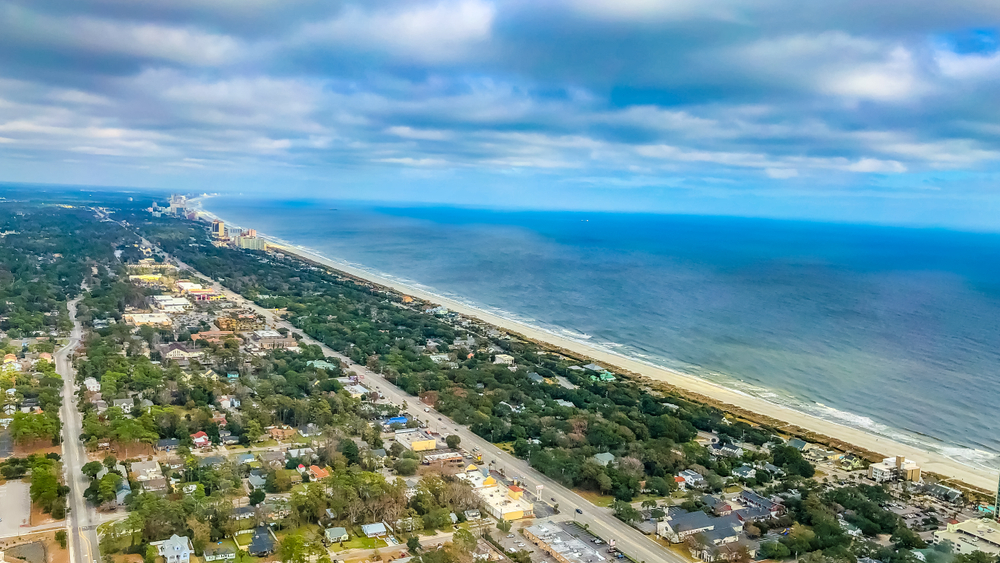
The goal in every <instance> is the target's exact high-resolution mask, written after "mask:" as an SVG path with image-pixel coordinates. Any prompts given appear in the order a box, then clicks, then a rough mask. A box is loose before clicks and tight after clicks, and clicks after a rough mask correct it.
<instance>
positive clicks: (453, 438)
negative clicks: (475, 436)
mask: <svg viewBox="0 0 1000 563" xmlns="http://www.w3.org/2000/svg"><path fill="white" fill-rule="evenodd" d="M444 443H445V444H448V448H450V449H452V450H454V449H457V448H458V445H459V444H461V443H462V438H461V436H458V435H456V434H449V435H448V436H447V437H446V438H445V439H444Z"/></svg>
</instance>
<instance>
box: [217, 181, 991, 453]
mask: <svg viewBox="0 0 1000 563" xmlns="http://www.w3.org/2000/svg"><path fill="white" fill-rule="evenodd" d="M203 207H204V208H205V209H206V210H207V211H210V212H212V213H215V214H216V215H218V216H220V217H221V218H223V219H225V220H226V221H227V222H232V223H235V224H237V225H240V226H241V227H243V228H251V227H252V228H256V229H257V230H258V232H259V233H260V234H262V235H266V236H271V237H275V238H279V239H282V240H284V241H287V242H289V243H292V244H296V245H300V246H302V247H306V248H308V249H311V250H314V251H316V252H317V253H319V254H322V255H323V256H326V257H328V258H331V259H334V260H340V261H343V262H346V263H350V264H352V265H355V266H358V267H362V268H365V269H367V270H369V271H371V272H373V273H378V274H381V275H385V276H387V277H390V278H393V279H396V280H398V281H401V282H405V283H408V284H411V285H417V286H419V287H421V288H422V289H425V290H428V291H431V292H434V293H436V294H439V295H442V296H447V297H449V298H452V299H456V300H459V301H463V302H466V303H469V304H474V305H476V306H478V307H481V308H484V309H487V310H490V311H491V312H494V313H497V314H500V315H502V316H505V317H507V318H510V319H513V320H517V321H520V322H524V323H528V324H531V325H534V326H538V327H541V328H544V329H546V330H549V331H552V332H555V333H557V334H559V335H561V336H564V337H569V338H573V339H577V340H580V341H585V342H587V343H588V344H591V345H596V346H600V347H603V348H605V349H608V350H613V351H615V352H618V353H621V354H625V355H629V356H633V357H637V358H640V359H643V360H645V361H648V362H650V363H654V364H658V365H661V366H665V367H669V368H673V369H676V370H679V371H682V372H685V373H688V374H691V375H695V376H698V377H702V378H705V379H709V380H712V381H715V382H717V383H721V384H723V385H726V386H729V387H731V388H734V389H737V390H740V391H742V392H744V393H748V394H752V395H756V396H759V397H763V398H767V399H769V400H771V401H773V402H776V403H780V404H783V405H786V406H791V407H793V408H796V409H798V410H801V411H804V412H808V413H810V414H814V415H817V416H820V417H822V418H826V419H830V420H834V421H837V422H840V423H843V424H846V425H850V426H855V427H858V428H863V429H865V430H868V431H870V432H873V433H876V434H881V435H884V436H887V437H890V438H892V439H895V440H899V441H902V442H905V443H911V444H914V445H918V446H920V447H923V448H925V449H929V450H933V451H939V452H942V453H944V454H946V455H948V456H949V457H951V458H953V459H956V460H959V461H963V462H966V463H969V464H972V465H977V466H984V467H990V468H998V467H1000V433H997V432H996V428H997V423H996V422H995V421H994V422H991V421H993V420H994V419H993V418H992V417H993V413H994V409H995V408H997V406H998V405H1000V385H998V384H1000V374H998V367H1000V346H998V345H1000V235H995V234H981V233H965V232H955V231H946V230H931V229H906V228H896V227H879V226H866V225H848V224H827V223H811V222H796V221H779V220H766V219H741V218H732V217H703V216H678V215H655V214H625V213H599V212H551V211H544V212H543V211H539V212H526V211H490V210H479V209H464V208H449V207H386V206H378V205H362V204H357V203H343V202H330V201H274V200H255V199H248V198H241V197H216V198H210V199H207V200H205V201H204V205H203Z"/></svg>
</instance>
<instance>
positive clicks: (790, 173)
mask: <svg viewBox="0 0 1000 563" xmlns="http://www.w3.org/2000/svg"><path fill="white" fill-rule="evenodd" d="M764 173H765V174H767V176H768V178H775V179H778V180H784V179H787V178H794V177H796V176H798V175H799V171H798V170H796V169H794V168H765V169H764Z"/></svg>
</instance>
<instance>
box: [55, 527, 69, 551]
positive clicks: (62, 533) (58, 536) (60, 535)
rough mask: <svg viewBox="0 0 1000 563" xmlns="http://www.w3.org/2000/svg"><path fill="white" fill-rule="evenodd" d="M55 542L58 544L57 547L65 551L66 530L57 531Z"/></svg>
mask: <svg viewBox="0 0 1000 563" xmlns="http://www.w3.org/2000/svg"><path fill="white" fill-rule="evenodd" d="M56 541H57V542H59V547H61V548H63V549H66V542H67V539H66V530H59V531H57V532H56Z"/></svg>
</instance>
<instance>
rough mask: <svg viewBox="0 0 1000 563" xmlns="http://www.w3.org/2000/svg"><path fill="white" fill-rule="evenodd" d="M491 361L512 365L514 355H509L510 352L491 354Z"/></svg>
mask: <svg viewBox="0 0 1000 563" xmlns="http://www.w3.org/2000/svg"><path fill="white" fill-rule="evenodd" d="M493 363H494V364H500V365H505V366H512V365H514V356H511V355H510V354H497V355H496V356H493Z"/></svg>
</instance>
